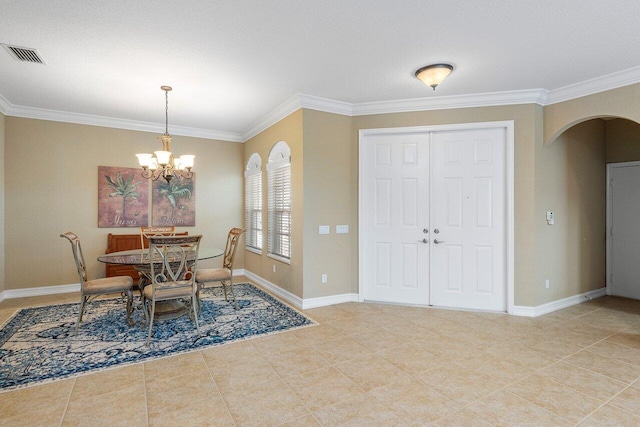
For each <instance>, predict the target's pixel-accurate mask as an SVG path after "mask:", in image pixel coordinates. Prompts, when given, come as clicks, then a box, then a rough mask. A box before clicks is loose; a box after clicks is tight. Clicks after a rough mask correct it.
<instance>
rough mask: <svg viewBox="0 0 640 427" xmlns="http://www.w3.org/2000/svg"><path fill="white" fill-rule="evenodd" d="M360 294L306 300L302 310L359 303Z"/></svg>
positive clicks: (303, 302) (303, 301)
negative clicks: (345, 303)
mask: <svg viewBox="0 0 640 427" xmlns="http://www.w3.org/2000/svg"><path fill="white" fill-rule="evenodd" d="M359 301H360V300H359V298H358V294H339V295H329V296H326V297H316V298H304V299H303V300H302V308H303V309H304V310H306V309H309V308H318V307H325V306H327V305H334V304H342V303H344V302H359Z"/></svg>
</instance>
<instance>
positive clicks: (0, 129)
mask: <svg viewBox="0 0 640 427" xmlns="http://www.w3.org/2000/svg"><path fill="white" fill-rule="evenodd" d="M4 135H5V117H4V114H2V113H0V159H1V160H0V292H2V291H4V289H5V283H4V274H5V267H4V259H5V256H4V252H5V251H4V164H5V159H6V155H5V150H4V139H5V137H4Z"/></svg>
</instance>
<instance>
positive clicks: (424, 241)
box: [418, 239, 429, 243]
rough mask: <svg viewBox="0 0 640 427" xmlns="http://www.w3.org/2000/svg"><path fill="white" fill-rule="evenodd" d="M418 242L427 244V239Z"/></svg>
mask: <svg viewBox="0 0 640 427" xmlns="http://www.w3.org/2000/svg"><path fill="white" fill-rule="evenodd" d="M418 242H422V243H429V241H428V240H427V239H422V240H418Z"/></svg>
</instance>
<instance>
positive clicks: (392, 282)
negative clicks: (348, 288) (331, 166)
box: [360, 132, 429, 305]
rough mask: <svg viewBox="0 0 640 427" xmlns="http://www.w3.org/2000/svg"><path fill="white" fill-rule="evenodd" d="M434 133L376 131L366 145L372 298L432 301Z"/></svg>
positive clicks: (365, 215)
mask: <svg viewBox="0 0 640 427" xmlns="http://www.w3.org/2000/svg"><path fill="white" fill-rule="evenodd" d="M428 138H429V136H428V134H427V133H424V132H423V133H404V134H382V135H372V136H368V137H367V139H366V143H365V144H363V145H362V146H361V151H360V156H361V158H360V165H361V168H362V174H361V182H360V188H361V205H360V209H361V215H360V233H361V243H362V244H361V247H360V250H361V256H362V262H361V267H362V268H361V270H360V274H361V275H362V278H363V280H364V283H365V284H366V285H365V287H364V298H365V299H366V300H370V301H385V302H395V303H407V304H424V305H426V304H429V288H428V286H429V244H428V240H429V234H427V230H426V229H427V228H428V227H429V225H428V224H429V217H428V215H429V206H428V201H429V149H428V147H429V145H428V144H429V140H428ZM423 239H424V242H423V241H422V240H423Z"/></svg>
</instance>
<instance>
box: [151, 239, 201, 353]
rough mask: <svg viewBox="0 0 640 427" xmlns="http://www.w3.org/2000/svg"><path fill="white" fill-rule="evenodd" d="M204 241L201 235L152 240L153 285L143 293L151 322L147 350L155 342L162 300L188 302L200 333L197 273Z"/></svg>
mask: <svg viewBox="0 0 640 427" xmlns="http://www.w3.org/2000/svg"><path fill="white" fill-rule="evenodd" d="M201 238H202V236H201V235H194V236H155V237H149V269H150V272H151V273H150V276H151V284H149V285H147V286H145V287H144V290H143V308H144V312H145V317H146V318H147V320H148V322H149V333H148V335H147V342H146V345H147V347H148V346H149V343H150V342H151V334H152V332H153V320H154V316H155V313H156V304H157V303H158V302H160V301H170V300H182V301H183V302H185V303H186V304H187V306H188V308H189V310H190V311H192V313H193V321H194V323H195V325H196V331H197V332H198V335H199V334H200V326H199V324H198V309H197V291H198V286H197V284H196V280H195V271H196V268H197V265H198V250H199V248H200V239H201ZM185 313H188V311H186V312H185Z"/></svg>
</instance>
